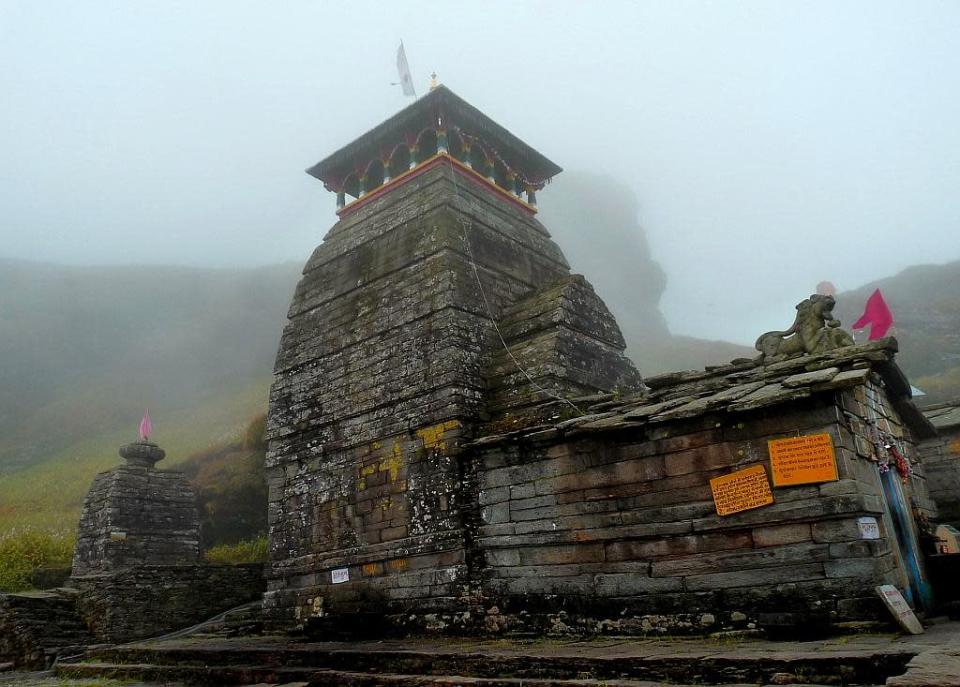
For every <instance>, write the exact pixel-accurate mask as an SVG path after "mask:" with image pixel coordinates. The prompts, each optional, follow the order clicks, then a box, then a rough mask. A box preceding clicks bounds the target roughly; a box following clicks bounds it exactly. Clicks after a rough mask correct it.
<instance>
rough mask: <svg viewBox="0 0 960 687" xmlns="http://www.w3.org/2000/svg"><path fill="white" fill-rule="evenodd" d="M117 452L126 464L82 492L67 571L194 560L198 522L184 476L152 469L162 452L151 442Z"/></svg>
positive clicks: (103, 474) (79, 572)
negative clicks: (84, 496) (72, 550)
mask: <svg viewBox="0 0 960 687" xmlns="http://www.w3.org/2000/svg"><path fill="white" fill-rule="evenodd" d="M120 455H121V456H123V457H124V458H126V459H127V464H126V465H119V466H117V467H115V468H113V469H111V470H107V471H106V472H101V473H100V474H98V475H97V476H96V477H95V478H94V480H93V484H92V485H91V486H90V491H89V492H87V496H86V499H85V500H84V503H83V511H82V513H81V515H80V526H79V528H78V530H77V547H76V550H75V552H74V558H73V573H72V574H73V575H74V576H79V575H89V574H93V573H109V572H115V571H117V570H122V569H124V568H129V567H133V566H138V565H191V564H196V563H197V562H198V559H199V545H200V537H199V532H200V521H199V515H198V512H197V503H196V496H195V494H194V491H193V488H192V487H191V486H190V484H189V483H188V482H187V479H186V477H185V476H184V475H183V473H180V472H176V471H168V470H157V469H156V468H155V467H154V464H155V463H156V462H157V461H158V460H160V459H162V458H163V456H164V452H163V450H162V449H160V448H159V447H157V446H156V445H155V444H150V443H148V442H137V443H134V444H128V445H127V446H124V447H123V448H122V449H121V450H120Z"/></svg>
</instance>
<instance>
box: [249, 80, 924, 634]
mask: <svg viewBox="0 0 960 687" xmlns="http://www.w3.org/2000/svg"><path fill="white" fill-rule="evenodd" d="M308 171H309V173H310V174H311V175H313V176H314V177H316V178H318V179H320V180H321V181H322V182H323V183H324V185H325V187H326V188H327V189H328V190H329V191H331V192H334V193H336V196H337V208H338V209H337V214H338V215H339V221H338V222H337V223H336V224H335V225H334V226H333V227H332V228H331V229H330V231H329V232H328V233H327V235H326V237H325V239H324V241H323V243H322V244H321V245H320V246H319V247H318V248H317V249H316V250H315V251H314V253H313V255H312V256H311V257H310V259H309V261H308V262H307V264H306V266H305V267H304V270H303V278H302V279H301V281H300V283H299V285H298V287H297V289H296V292H295V294H294V297H293V302H292V304H291V306H290V310H289V313H288V317H289V322H288V324H287V326H286V328H285V330H284V333H283V337H282V341H281V345H280V350H279V353H278V356H277V361H276V367H275V381H274V384H273V387H272V390H271V396H270V411H269V417H268V440H269V448H268V453H267V470H268V480H269V529H270V559H271V560H270V564H269V566H268V572H267V578H268V579H267V585H268V589H267V592H266V594H265V596H264V604H263V609H264V613H265V617H266V619H267V621H268V623H269V624H270V625H272V626H273V627H275V628H284V629H292V628H299V629H306V630H311V628H312V629H314V630H316V631H317V632H319V633H321V634H323V633H325V632H328V631H336V630H339V631H342V630H343V629H344V628H345V627H346V625H348V624H350V623H354V624H359V625H362V626H364V629H366V630H367V631H373V632H375V631H377V630H383V631H386V630H387V628H389V629H390V630H402V631H421V630H426V631H465V632H476V631H479V632H488V633H504V632H521V633H533V634H544V633H547V634H553V633H561V634H562V633H567V632H575V633H603V632H610V633H644V632H671V633H673V632H704V631H713V630H716V629H718V628H732V629H751V628H758V627H762V628H768V629H771V630H775V629H776V628H791V629H795V628H797V627H804V628H807V629H812V628H821V627H826V626H829V625H833V624H837V623H844V622H848V621H863V620H879V619H883V618H886V617H887V612H886V610H885V609H884V607H883V606H882V604H881V601H880V599H879V597H878V595H877V591H876V587H877V586H878V585H886V584H889V585H894V586H896V587H898V588H899V589H901V590H902V591H903V594H904V596H905V597H906V598H907V600H908V601H909V602H911V603H912V604H913V605H914V606H916V607H917V608H920V609H922V608H929V607H930V605H931V603H932V599H931V586H930V581H929V578H928V576H927V573H926V569H925V564H924V546H926V544H925V542H928V540H929V537H928V536H927V535H928V532H927V531H926V530H925V523H928V522H929V521H930V520H931V519H932V518H935V517H936V507H935V504H934V502H933V501H932V500H931V498H930V496H929V489H928V487H927V482H926V479H925V475H924V472H923V465H922V463H921V461H920V460H919V458H918V455H917V450H916V445H917V444H918V442H919V441H921V440H923V439H927V438H930V437H932V436H934V430H933V427H932V426H931V424H930V422H929V421H928V420H927V419H926V418H925V417H924V416H923V415H922V414H921V413H920V412H919V411H918V410H917V408H916V407H915V406H914V405H913V403H912V401H911V399H910V396H911V390H910V385H909V384H908V383H906V380H905V378H904V376H903V374H902V373H901V372H900V370H899V368H898V367H897V365H896V363H895V361H894V357H895V352H896V349H897V344H896V341H895V340H893V339H885V340H881V341H878V342H872V343H870V344H866V345H860V346H857V345H854V342H853V340H852V338H851V337H850V335H849V334H847V333H846V332H844V331H843V330H842V329H841V328H840V327H839V325H840V323H839V321H837V320H836V319H835V318H834V317H833V315H832V310H833V307H834V304H835V303H834V300H833V298H832V297H829V296H819V295H814V296H811V297H810V298H808V299H806V300H804V301H802V302H801V303H799V304H798V305H797V314H796V320H795V322H794V324H793V326H792V327H790V328H789V329H786V330H784V331H782V332H769V333H767V334H764V335H763V336H761V337H760V339H759V340H758V341H757V349H758V351H759V353H760V355H759V356H758V357H757V358H755V359H740V360H735V361H733V362H731V363H730V364H729V365H725V366H718V367H712V368H709V369H706V370H699V371H687V372H678V373H673V374H667V375H659V376H657V377H653V378H648V379H645V380H641V377H640V375H639V373H638V372H637V370H636V369H635V368H634V366H633V365H632V364H631V362H630V361H629V360H628V359H626V358H625V357H624V356H623V354H622V352H623V350H624V341H623V337H622V336H621V333H620V330H619V328H618V326H617V324H616V322H615V321H614V319H613V317H612V316H611V315H610V313H609V311H608V310H607V308H606V307H605V306H604V304H603V302H602V301H601V299H600V298H599V297H598V296H597V294H596V293H594V291H593V289H592V288H591V286H590V284H589V283H588V282H587V281H586V280H585V279H584V278H583V277H582V276H579V275H573V274H571V273H570V270H569V268H568V265H567V262H566V260H565V259H564V256H563V254H562V253H561V251H560V249H559V248H558V246H557V245H556V244H555V243H554V242H553V241H551V239H550V235H549V233H548V231H547V229H546V228H545V227H544V226H543V225H542V224H540V223H539V222H538V221H537V219H536V194H537V193H538V192H540V191H541V190H542V189H543V187H544V186H545V184H546V183H547V182H548V181H549V180H550V178H551V177H553V176H555V175H556V174H558V173H559V172H560V168H559V167H558V166H557V165H555V164H554V163H552V162H551V161H550V160H548V159H547V158H546V157H544V156H543V155H541V154H540V153H538V152H537V151H535V150H533V149H532V148H530V147H529V146H527V145H526V144H524V143H523V142H522V141H520V140H519V139H517V138H516V137H515V136H513V135H512V134H511V133H510V132H508V131H507V130H506V129H504V128H503V127H501V126H500V125H498V124H496V123H495V122H493V121H492V120H490V119H489V118H488V117H486V116H485V115H484V114H483V113H481V112H479V111H478V110H477V109H476V108H474V107H472V106H471V105H469V104H468V103H466V102H464V101H463V100H462V99H461V98H459V97H458V96H456V95H455V94H453V93H452V92H451V91H450V90H448V89H446V88H444V87H439V88H436V89H435V90H433V91H431V92H430V93H429V94H428V95H427V96H425V97H423V98H421V99H420V100H418V101H417V102H415V103H414V104H412V105H411V106H409V107H407V108H406V109H404V110H403V111H401V112H400V113H398V114H397V115H395V116H394V117H392V118H390V119H389V120H387V121H386V122H384V123H382V124H380V125H379V126H377V127H375V128H374V129H372V130H371V131H369V132H367V133H366V134H364V135H363V136H361V137H360V138H358V139H357V140H356V141H354V142H353V143H351V144H349V145H348V146H346V147H344V148H342V149H341V150H339V151H337V152H336V153H334V154H332V155H330V156H329V157H327V158H326V159H324V160H323V161H321V162H319V163H318V164H316V165H315V166H314V167H312V168H310V169H309V170H308ZM583 230H584V231H587V232H588V231H590V227H584V228H583Z"/></svg>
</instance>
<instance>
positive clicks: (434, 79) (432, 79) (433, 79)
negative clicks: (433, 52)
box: [430, 72, 440, 91]
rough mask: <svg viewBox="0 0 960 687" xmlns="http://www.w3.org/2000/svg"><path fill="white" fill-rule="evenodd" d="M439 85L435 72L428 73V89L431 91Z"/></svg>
mask: <svg viewBox="0 0 960 687" xmlns="http://www.w3.org/2000/svg"><path fill="white" fill-rule="evenodd" d="M439 85H440V82H439V81H437V73H436V72H433V73H432V74H431V75H430V90H431V91H432V90H433V89H434V88H436V87H437V86H439Z"/></svg>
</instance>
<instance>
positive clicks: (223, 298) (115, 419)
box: [0, 261, 299, 531]
mask: <svg viewBox="0 0 960 687" xmlns="http://www.w3.org/2000/svg"><path fill="white" fill-rule="evenodd" d="M298 276H299V266H297V265H293V264H285V265H276V266H271V267H268V268H262V269H255V270H213V269H188V268H175V267H64V266H60V265H47V264H34V263H25V262H16V261H0V360H3V365H0V531H5V530H9V529H11V528H14V527H17V528H23V527H30V526H35V527H43V528H48V529H53V530H63V531H72V530H73V529H74V528H75V527H76V523H77V519H78V516H79V510H80V506H81V503H82V499H83V497H84V495H85V494H86V490H87V488H88V486H89V484H90V481H91V480H92V479H93V476H94V475H95V474H96V473H97V472H98V471H100V470H104V469H106V468H109V467H111V466H113V465H116V464H118V463H119V462H120V461H121V459H120V458H119V456H118V455H117V449H118V447H119V446H120V445H122V444H124V443H127V442H129V441H131V440H133V439H135V438H136V427H137V423H138V422H139V418H140V417H141V415H142V413H143V411H144V409H145V408H149V409H150V413H151V416H152V417H153V420H154V426H155V434H154V437H153V438H154V439H155V440H156V441H157V442H158V443H160V445H161V446H163V447H164V449H165V450H166V451H167V456H168V458H167V459H166V460H165V461H164V462H163V463H161V467H172V466H174V465H176V464H177V463H179V462H182V461H184V460H185V459H186V458H187V457H188V456H190V455H191V454H194V453H196V452H198V451H199V450H201V449H204V448H205V447H208V446H211V445H218V444H222V443H224V442H225V441H226V440H227V439H228V438H229V437H232V436H235V435H237V434H238V433H242V431H243V429H244V427H245V426H246V424H247V422H248V421H249V420H250V418H251V417H254V416H257V415H260V414H262V413H263V412H264V410H265V408H266V399H267V390H268V388H269V384H270V376H271V374H270V373H271V369H272V366H273V359H274V356H275V354H276V347H277V343H278V341H279V337H280V332H281V330H282V327H283V323H284V321H285V315H286V309H287V304H288V303H289V299H290V294H291V292H292V289H293V286H294V284H295V282H296V279H297V278H298Z"/></svg>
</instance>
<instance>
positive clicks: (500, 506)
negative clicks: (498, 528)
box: [480, 501, 510, 525]
mask: <svg viewBox="0 0 960 687" xmlns="http://www.w3.org/2000/svg"><path fill="white" fill-rule="evenodd" d="M480 518H481V520H482V521H483V523H484V524H486V525H499V524H503V523H507V522H510V502H509V501H508V502H506V503H497V504H494V505H492V506H486V507H484V508H481V509H480Z"/></svg>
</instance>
